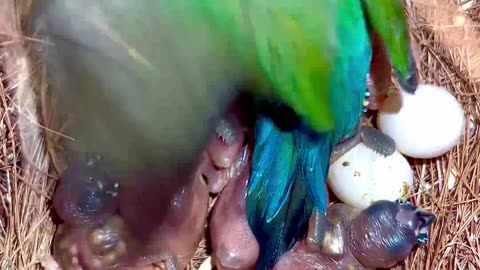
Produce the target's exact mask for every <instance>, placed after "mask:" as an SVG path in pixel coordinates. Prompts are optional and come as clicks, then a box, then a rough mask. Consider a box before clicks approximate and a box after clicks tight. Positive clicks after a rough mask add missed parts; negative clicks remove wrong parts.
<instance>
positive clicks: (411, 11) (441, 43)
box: [0, 0, 480, 270]
mask: <svg viewBox="0 0 480 270" xmlns="http://www.w3.org/2000/svg"><path fill="white" fill-rule="evenodd" d="M406 3H407V14H408V15H409V21H410V26H411V33H412V40H413V41H414V45H415V48H416V54H417V55H416V56H417V60H418V67H419V75H420V81H421V82H422V83H429V84H435V85H439V86H443V87H446V88H447V89H449V90H450V91H451V93H452V94H453V95H454V96H455V97H456V98H457V99H458V100H459V101H460V102H461V104H462V105H463V107H464V109H465V111H466V113H467V125H466V130H465V136H464V138H463V141H462V142H461V144H459V146H457V147H456V148H454V149H453V150H451V151H450V152H449V153H447V154H445V155H443V156H441V157H439V158H436V159H431V160H414V159H411V160H410V162H411V165H412V168H413V169H414V175H415V180H416V181H415V192H414V194H413V195H412V198H411V199H412V201H413V202H414V203H415V204H417V205H419V206H421V207H423V208H425V209H427V210H429V211H431V212H433V213H435V214H436V215H438V220H437V222H435V223H434V224H433V226H432V229H431V232H430V241H429V243H428V244H427V245H425V246H422V247H420V248H419V249H418V250H416V251H415V252H414V253H413V254H412V255H411V257H410V258H409V259H408V260H407V261H406V262H405V264H404V265H401V266H400V267H401V268H406V269H422V270H423V269H479V268H480V242H479V237H480V230H479V229H480V223H479V219H480V217H479V216H480V180H479V179H480V176H479V174H480V159H479V158H478V157H479V156H480V128H479V127H478V123H479V121H480V0H470V1H468V0H464V1H461V0H457V1H451V0H414V1H409V0H407V1H406ZM30 4H31V0H3V1H0V140H1V144H0V269H5V270H6V269H42V266H41V262H42V260H43V259H44V258H46V256H48V254H50V252H51V250H50V245H51V241H52V238H53V235H54V232H55V229H56V228H55V225H54V222H53V218H52V215H51V212H50V211H51V205H50V201H51V200H50V198H51V196H52V193H53V190H54V188H55V185H56V182H57V179H58V177H57V176H56V175H58V173H57V172H58V169H57V167H58V166H57V163H58V161H59V160H60V159H59V158H58V157H57V156H56V154H55V153H57V152H58V150H61V149H60V148H59V147H60V143H59V142H60V138H61V128H60V126H56V122H55V121H54V117H53V116H54V115H55V112H54V111H53V109H52V108H53V106H50V105H49V104H51V103H50V102H52V97H51V96H50V95H49V92H48V87H47V86H48V85H47V82H46V80H45V72H44V69H43V66H42V61H41V58H37V57H35V56H33V55H32V54H31V52H30V50H29V48H30V46H31V45H32V44H33V43H35V42H40V41H36V40H33V39H31V38H28V37H25V36H24V35H22V32H23V31H22V29H26V28H27V27H28V23H29V8H30ZM204 243H205V241H202V243H201V245H200V248H199V250H198V252H197V255H196V256H195V258H194V259H193V261H192V264H191V266H190V267H191V268H193V269H195V268H197V267H198V266H199V265H200V264H201V263H202V262H203V261H204V260H205V259H206V258H207V257H208V255H207V252H206V247H205V244H204Z"/></svg>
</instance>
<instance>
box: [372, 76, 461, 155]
mask: <svg viewBox="0 0 480 270" xmlns="http://www.w3.org/2000/svg"><path fill="white" fill-rule="evenodd" d="M465 122H466V121H465V113H464V111H463V108H462V106H461V104H460V103H459V102H458V101H457V100H456V99H455V97H454V96H453V95H452V94H450V93H449V92H448V91H447V90H446V89H444V88H441V87H437V86H434V85H425V84H423V85H419V86H418V88H417V91H416V92H415V94H409V93H406V92H405V91H398V92H396V93H394V94H391V95H390V96H389V97H388V98H387V99H386V101H385V104H384V106H383V107H382V108H381V110H380V111H379V113H378V116H377V125H378V127H379V129H380V130H381V131H382V132H383V133H385V134H387V135H389V136H390V137H391V138H392V139H393V140H394V141H395V144H396V146H397V150H398V151H399V152H400V153H402V154H404V155H406V156H410V157H413V158H434V157H438V156H441V155H443V154H445V153H446V152H448V151H450V150H451V149H452V148H453V147H454V146H455V145H456V144H458V143H459V141H460V138H461V136H462V135H463V133H464V129H465V124H466V123H465Z"/></svg>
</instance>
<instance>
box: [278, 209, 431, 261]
mask: <svg viewBox="0 0 480 270" xmlns="http://www.w3.org/2000/svg"><path fill="white" fill-rule="evenodd" d="M434 221H435V216H434V215H433V214H430V213H427V212H424V211H422V210H420V209H419V208H417V207H415V206H413V205H411V204H410V203H408V202H403V201H397V202H391V201H377V202H375V203H373V204H372V205H371V206H370V207H368V208H367V209H365V210H363V211H361V212H360V211H359V210H358V209H355V208H352V207H350V206H348V205H345V204H334V205H333V206H331V207H330V208H329V210H328V215H327V217H326V218H324V217H323V216H322V215H321V214H319V213H314V214H313V215H312V217H311V218H310V224H309V231H308V233H307V236H306V237H305V238H304V239H303V240H302V241H300V242H298V243H297V244H296V245H295V246H294V248H293V249H292V250H290V251H289V252H287V253H286V254H285V255H284V256H283V257H282V258H281V259H280V260H279V262H278V263H277V264H276V265H275V266H274V268H273V269H274V270H287V269H288V270H295V269H298V270H300V269H302V270H314V269H316V270H322V269H329V270H335V269H338V270H340V269H342V270H343V269H357V270H360V269H372V268H389V267H392V266H394V265H395V264H397V263H398V262H400V261H403V260H405V259H406V258H407V257H408V256H409V255H410V253H411V252H412V250H413V248H414V247H415V246H416V245H417V244H423V243H425V242H426V241H428V234H427V233H428V230H429V227H430V225H431V224H432V223H433V222H434Z"/></svg>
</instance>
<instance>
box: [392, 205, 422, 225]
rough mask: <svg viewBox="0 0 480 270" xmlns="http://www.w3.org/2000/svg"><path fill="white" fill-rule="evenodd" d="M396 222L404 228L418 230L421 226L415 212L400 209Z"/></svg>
mask: <svg viewBox="0 0 480 270" xmlns="http://www.w3.org/2000/svg"><path fill="white" fill-rule="evenodd" d="M396 220H397V222H398V223H400V224H401V225H402V226H403V227H406V228H408V229H411V230H416V229H417V228H418V226H419V219H418V216H417V214H416V213H415V212H414V211H410V210H404V209H400V210H399V211H398V213H397V215H396Z"/></svg>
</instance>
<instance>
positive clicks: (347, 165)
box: [328, 144, 413, 209]
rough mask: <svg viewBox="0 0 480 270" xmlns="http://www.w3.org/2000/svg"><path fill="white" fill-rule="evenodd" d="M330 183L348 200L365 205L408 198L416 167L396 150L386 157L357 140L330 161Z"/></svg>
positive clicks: (354, 204) (340, 195)
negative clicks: (351, 146)
mask: <svg viewBox="0 0 480 270" xmlns="http://www.w3.org/2000/svg"><path fill="white" fill-rule="evenodd" d="M328 185H329V186H330V188H331V190H332V191H333V193H334V194H335V196H337V198H338V199H340V200H341V201H343V202H344V203H345V204H348V205H351V206H353V207H357V208H360V209H365V208H367V207H368V206H369V205H370V204H372V203H373V202H375V201H378V200H390V201H394V200H397V199H406V197H407V196H408V195H409V193H410V191H411V190H412V187H413V171H412V169H411V168H410V165H409V164H408V162H407V160H406V159H405V157H404V156H402V155H401V154H400V153H399V152H397V151H395V152H394V153H393V154H392V155H390V156H388V157H384V156H381V155H380V154H378V153H376V152H374V151H372V150H371V149H369V148H367V147H366V146H365V145H364V144H358V145H357V146H355V147H354V148H352V149H351V150H350V151H349V152H347V153H346V154H345V155H343V156H342V157H341V158H339V159H338V160H337V161H335V162H334V163H333V164H331V165H330V169H329V173H328Z"/></svg>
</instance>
